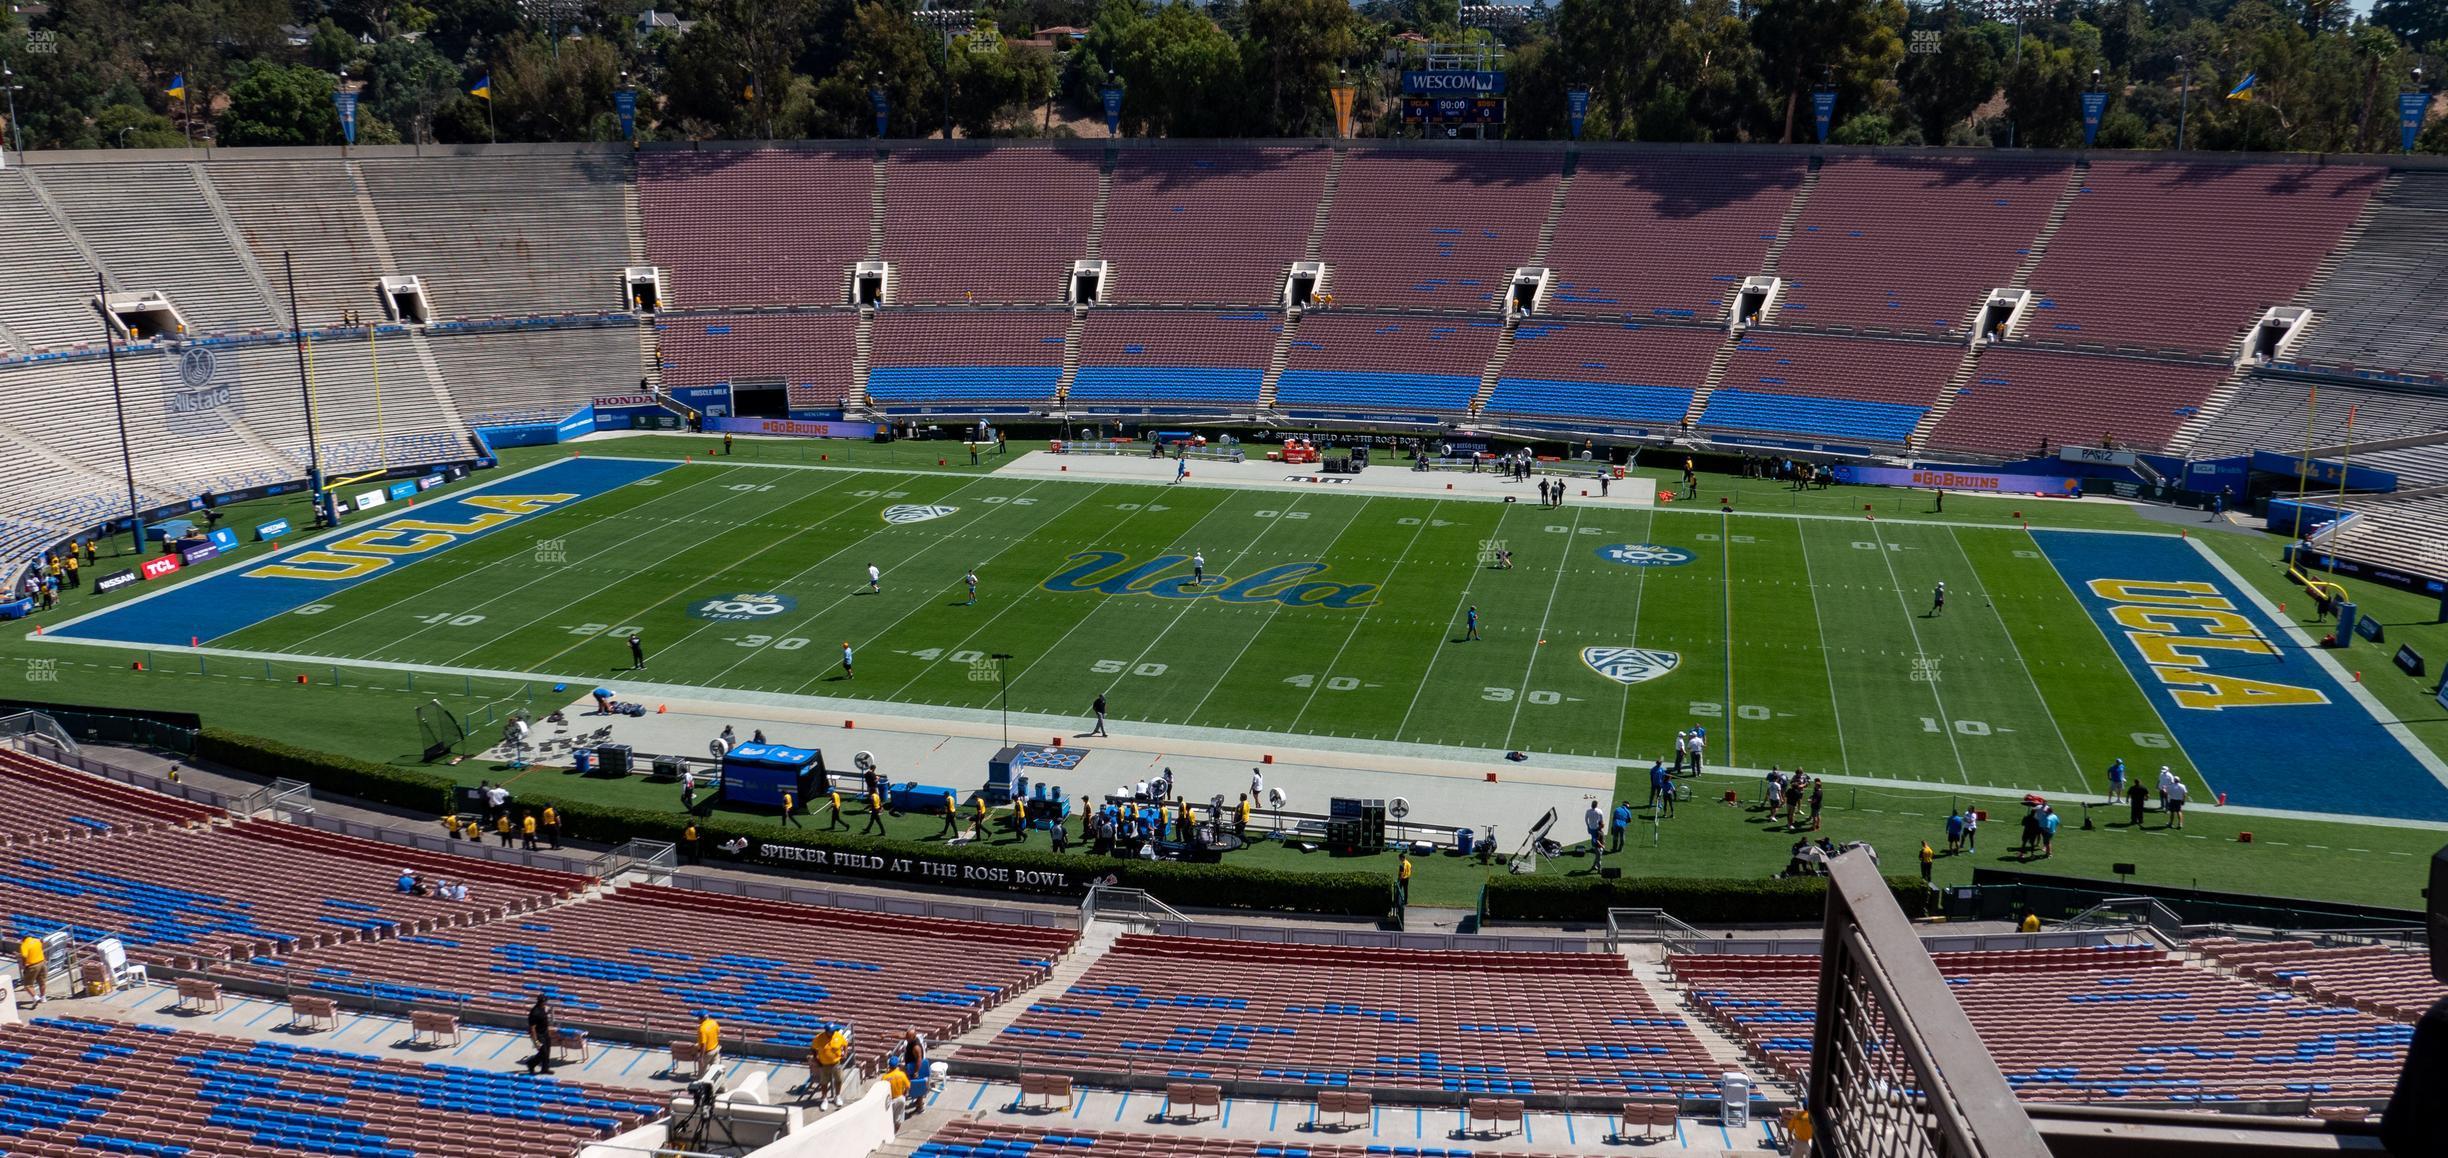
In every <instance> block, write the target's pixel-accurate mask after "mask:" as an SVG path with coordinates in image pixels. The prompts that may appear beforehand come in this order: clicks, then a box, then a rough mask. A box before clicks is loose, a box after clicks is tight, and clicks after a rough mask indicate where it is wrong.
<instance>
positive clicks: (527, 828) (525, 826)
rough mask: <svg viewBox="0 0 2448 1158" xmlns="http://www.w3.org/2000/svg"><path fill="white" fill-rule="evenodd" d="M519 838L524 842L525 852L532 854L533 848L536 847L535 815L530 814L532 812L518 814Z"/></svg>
mask: <svg viewBox="0 0 2448 1158" xmlns="http://www.w3.org/2000/svg"><path fill="white" fill-rule="evenodd" d="M519 837H520V839H521V840H523V841H524V842H525V844H526V848H527V851H529V852H534V851H535V846H536V843H535V838H536V814H535V813H532V812H522V813H520V814H519Z"/></svg>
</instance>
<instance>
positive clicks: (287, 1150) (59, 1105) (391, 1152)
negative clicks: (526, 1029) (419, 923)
mask: <svg viewBox="0 0 2448 1158" xmlns="http://www.w3.org/2000/svg"><path fill="white" fill-rule="evenodd" d="M662 1113H663V1107H662V1106H661V1105H660V1104H659V1103H658V1101H657V1100H655V1099H651V1098H647V1097H643V1096H640V1095H639V1094H638V1093H637V1092H636V1091H631V1090H615V1089H611V1088H607V1087H603V1086H594V1085H588V1084H586V1083H583V1082H577V1081H570V1080H567V1079H561V1078H551V1077H545V1078H537V1077H532V1076H518V1075H511V1074H503V1073H491V1072H487V1071H483V1070H476V1069H469V1068H465V1067H461V1066H453V1065H445V1064H441V1063H438V1062H436V1063H422V1064H414V1063H409V1062H401V1061H391V1060H387V1059H382V1058H374V1057H366V1056H363V1055H359V1054H350V1053H344V1052H341V1051H339V1050H331V1049H317V1048H312V1047H307V1046H296V1045H289V1044H286V1043H282V1042H269V1041H249V1040H245V1039H243V1038H235V1037H222V1036H219V1035H216V1034H209V1033H194V1032H189V1031H186V1030H173V1029H170V1028H167V1027H164V1026H152V1025H133V1024H127V1023H121V1022H113V1021H104V1020H95V1019H88V1018H74V1017H38V1018H35V1019H33V1020H32V1021H30V1022H28V1023H26V1024H22V1025H12V1026H7V1027H5V1028H0V1146H5V1147H6V1152H7V1153H8V1154H9V1155H11V1158H86V1156H88V1155H100V1154H120V1155H133V1156H135V1158H274V1156H275V1155H292V1154H329V1155H343V1156H348V1158H476V1156H478V1155H485V1156H495V1155H505V1156H518V1158H567V1156H568V1155H570V1154H572V1153H575V1152H577V1151H578V1149H579V1148H580V1147H582V1146H583V1145H584V1144H585V1143H586V1142H588V1141H589V1140H592V1139H596V1138H603V1137H608V1136H610V1135H613V1134H616V1133H620V1132H622V1131H625V1130H629V1129H633V1128H635V1127H637V1126H639V1125H642V1124H644V1123H646V1122H648V1121H650V1120H652V1119H654V1118H657V1117H659V1116H661V1114H662Z"/></svg>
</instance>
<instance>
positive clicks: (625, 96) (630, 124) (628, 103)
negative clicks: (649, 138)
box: [612, 88, 637, 141]
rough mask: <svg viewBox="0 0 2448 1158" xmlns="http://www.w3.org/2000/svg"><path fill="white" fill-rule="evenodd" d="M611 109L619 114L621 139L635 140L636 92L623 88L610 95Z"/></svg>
mask: <svg viewBox="0 0 2448 1158" xmlns="http://www.w3.org/2000/svg"><path fill="white" fill-rule="evenodd" d="M612 109H613V111H615V112H617V113H619V114H620V125H621V139H622V140H624V141H634V140H636V139H637V90H636V89H633V88H625V89H622V90H620V91H619V92H616V93H613V94H612Z"/></svg>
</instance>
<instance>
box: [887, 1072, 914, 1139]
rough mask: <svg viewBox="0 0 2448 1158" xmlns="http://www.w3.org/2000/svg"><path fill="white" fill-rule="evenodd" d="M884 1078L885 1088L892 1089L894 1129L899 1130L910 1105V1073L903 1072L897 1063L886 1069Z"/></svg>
mask: <svg viewBox="0 0 2448 1158" xmlns="http://www.w3.org/2000/svg"><path fill="white" fill-rule="evenodd" d="M883 1078H884V1088H885V1089H888V1090H890V1091H892V1115H893V1129H896V1130H898V1129H900V1128H901V1115H902V1114H903V1113H905V1112H907V1110H908V1107H909V1089H910V1080H909V1075H908V1074H905V1073H902V1072H901V1067H900V1066H897V1065H896V1066H894V1067H892V1068H891V1069H888V1070H885V1071H884V1075H883Z"/></svg>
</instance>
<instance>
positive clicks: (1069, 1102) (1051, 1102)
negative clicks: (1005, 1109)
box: [1012, 1074, 1074, 1110]
mask: <svg viewBox="0 0 2448 1158" xmlns="http://www.w3.org/2000/svg"><path fill="white" fill-rule="evenodd" d="M1073 1096H1074V1095H1073V1094H1072V1092H1071V1079H1070V1078H1068V1077H1065V1076H1063V1075H1061V1074H1022V1075H1020V1094H1019V1096H1018V1097H1015V1098H1013V1099H1012V1108H1013V1109H1022V1108H1028V1109H1038V1110H1068V1109H1071V1108H1073V1105H1074V1102H1073ZM1030 1098H1038V1099H1042V1100H1041V1101H1039V1102H1038V1103H1037V1104H1036V1105H1034V1106H1030V1105H1029V1104H1028V1100H1029V1099H1030ZM1057 1098H1059V1099H1061V1100H1062V1104H1061V1105H1056V1104H1055V1099H1057Z"/></svg>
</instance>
